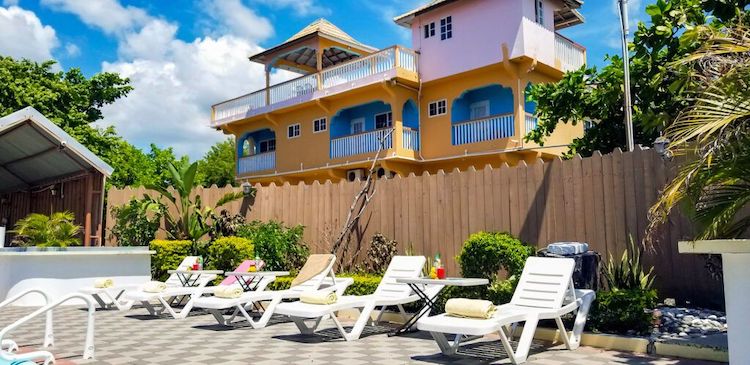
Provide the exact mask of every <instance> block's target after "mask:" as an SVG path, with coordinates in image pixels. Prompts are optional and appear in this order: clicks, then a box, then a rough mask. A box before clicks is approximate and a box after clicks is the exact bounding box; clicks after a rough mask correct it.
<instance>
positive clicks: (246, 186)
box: [241, 181, 253, 197]
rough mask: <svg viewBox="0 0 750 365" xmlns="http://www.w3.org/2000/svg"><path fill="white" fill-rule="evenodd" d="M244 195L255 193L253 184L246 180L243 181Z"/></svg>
mask: <svg viewBox="0 0 750 365" xmlns="http://www.w3.org/2000/svg"><path fill="white" fill-rule="evenodd" d="M241 186H242V195H244V196H245V197H249V196H250V195H252V194H253V186H252V185H250V183H249V182H247V181H245V182H243V183H242V185H241Z"/></svg>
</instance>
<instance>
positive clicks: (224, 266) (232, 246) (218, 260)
mask: <svg viewBox="0 0 750 365" xmlns="http://www.w3.org/2000/svg"><path fill="white" fill-rule="evenodd" d="M253 257H254V252H253V244H252V242H251V241H250V240H249V239H247V238H242V237H222V238H219V239H217V240H216V241H214V242H213V243H211V244H209V245H207V246H206V268H207V269H211V270H222V271H232V270H234V269H236V268H237V266H239V265H240V263H242V261H245V260H250V259H252V258H253Z"/></svg>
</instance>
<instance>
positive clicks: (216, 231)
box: [208, 209, 245, 240]
mask: <svg viewBox="0 0 750 365" xmlns="http://www.w3.org/2000/svg"><path fill="white" fill-rule="evenodd" d="M243 224H245V217H244V216H243V215H242V214H234V215H232V214H230V213H229V212H228V211H227V210H226V209H222V210H221V212H220V213H219V215H218V216H215V217H214V219H213V227H211V231H210V232H208V235H209V236H211V240H215V239H217V238H221V237H228V236H234V235H236V234H237V230H239V229H240V227H242V225H243Z"/></svg>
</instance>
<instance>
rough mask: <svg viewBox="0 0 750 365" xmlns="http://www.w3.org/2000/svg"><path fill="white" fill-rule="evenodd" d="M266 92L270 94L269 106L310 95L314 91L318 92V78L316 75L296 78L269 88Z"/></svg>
mask: <svg viewBox="0 0 750 365" xmlns="http://www.w3.org/2000/svg"><path fill="white" fill-rule="evenodd" d="M268 90H269V92H270V94H271V104H276V103H280V102H282V101H286V100H289V99H293V98H296V97H299V96H304V95H309V94H312V93H313V92H314V91H315V90H318V78H317V75H316V74H312V75H307V76H303V77H298V78H296V79H293V80H289V81H287V82H284V83H281V84H278V85H274V86H271V88H269V89H268Z"/></svg>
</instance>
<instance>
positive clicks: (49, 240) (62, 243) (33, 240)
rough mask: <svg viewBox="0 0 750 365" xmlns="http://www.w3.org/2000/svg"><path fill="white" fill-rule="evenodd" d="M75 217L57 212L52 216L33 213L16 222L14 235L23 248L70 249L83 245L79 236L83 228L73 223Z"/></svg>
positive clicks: (68, 213) (69, 213) (67, 213)
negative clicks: (69, 247)
mask: <svg viewBox="0 0 750 365" xmlns="http://www.w3.org/2000/svg"><path fill="white" fill-rule="evenodd" d="M74 220H75V217H74V216H73V213H71V212H57V213H52V214H51V215H44V214H39V213H31V214H29V215H28V216H26V218H23V219H21V220H19V221H18V222H16V226H15V230H13V233H15V234H17V235H18V236H20V237H18V239H17V240H15V241H14V242H17V243H19V244H21V245H23V246H36V247H68V246H75V245H80V244H81V239H80V237H79V236H78V234H79V233H80V232H81V226H78V225H76V224H75V223H73V222H74Z"/></svg>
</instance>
